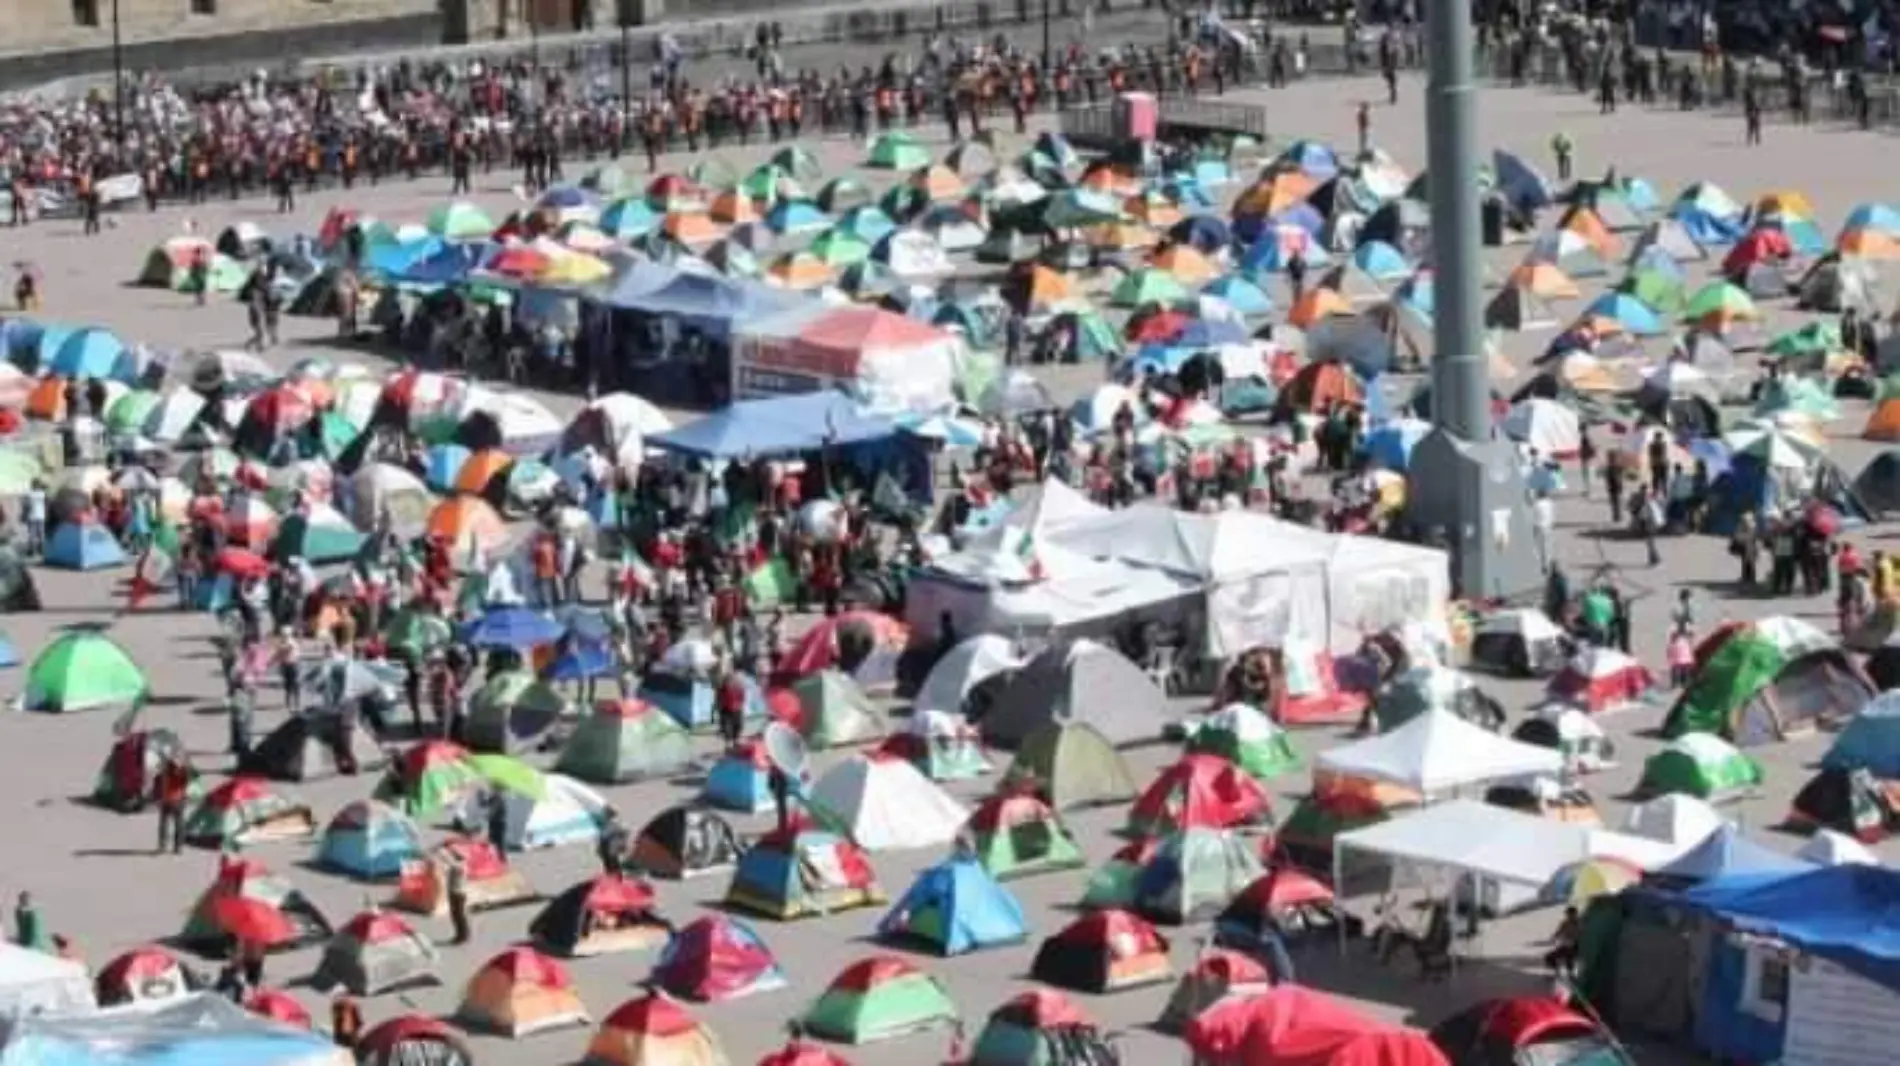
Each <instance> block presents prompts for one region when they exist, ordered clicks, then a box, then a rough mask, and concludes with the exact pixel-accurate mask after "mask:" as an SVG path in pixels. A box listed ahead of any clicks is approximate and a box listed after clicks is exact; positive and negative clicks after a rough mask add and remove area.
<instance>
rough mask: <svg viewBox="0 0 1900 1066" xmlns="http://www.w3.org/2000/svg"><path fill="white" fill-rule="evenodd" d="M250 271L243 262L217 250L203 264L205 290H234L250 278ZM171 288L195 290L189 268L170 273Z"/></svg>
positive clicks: (196, 285)
mask: <svg viewBox="0 0 1900 1066" xmlns="http://www.w3.org/2000/svg"><path fill="white" fill-rule="evenodd" d="M250 277H251V272H250V270H249V269H248V268H246V267H245V265H244V264H243V263H240V262H238V261H237V260H235V259H233V258H231V257H230V256H228V255H225V254H224V253H223V252H219V253H217V254H216V255H213V256H212V257H211V261H210V262H209V263H207V264H206V265H205V283H204V289H205V291H206V292H225V293H229V292H236V291H238V290H239V289H241V288H243V287H244V283H245V282H246V281H248V280H250ZM172 288H173V289H176V290H177V291H179V292H197V291H198V284H197V282H195V281H193V280H192V276H191V271H190V270H189V269H185V270H180V271H178V272H177V273H176V274H174V275H172Z"/></svg>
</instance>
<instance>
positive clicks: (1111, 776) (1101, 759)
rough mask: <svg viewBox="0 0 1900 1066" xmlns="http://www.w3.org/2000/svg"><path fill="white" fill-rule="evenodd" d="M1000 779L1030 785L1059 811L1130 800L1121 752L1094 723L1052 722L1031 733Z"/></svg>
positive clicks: (1132, 784) (1128, 776)
mask: <svg viewBox="0 0 1900 1066" xmlns="http://www.w3.org/2000/svg"><path fill="white" fill-rule="evenodd" d="M1004 781H1005V783H1006V784H1026V785H1028V786H1030V787H1032V788H1034V789H1035V790H1037V791H1038V792H1040V793H1041V794H1042V795H1043V796H1044V797H1046V798H1047V799H1048V801H1049V803H1050V804H1051V805H1052V806H1053V807H1054V808H1055V809H1056V810H1058V811H1066V810H1073V809H1075V808H1077V807H1090V806H1096V805H1099V804H1105V803H1121V802H1124V801H1126V800H1131V799H1133V798H1135V780H1134V777H1133V775H1131V774H1130V773H1129V770H1128V763H1127V762H1126V761H1125V760H1124V759H1123V758H1122V756H1121V753H1120V752H1118V751H1116V750H1115V747H1114V745H1112V744H1110V743H1109V741H1108V738H1107V737H1105V736H1103V735H1102V734H1101V732H1100V731H1099V730H1097V729H1096V728H1095V727H1093V726H1090V725H1085V724H1081V723H1074V722H1071V723H1060V722H1051V723H1049V724H1047V725H1045V726H1043V727H1042V728H1040V729H1038V730H1036V731H1035V732H1034V733H1032V734H1030V735H1029V738H1028V739H1027V740H1025V741H1024V742H1023V745H1022V748H1021V749H1020V750H1019V751H1018V752H1017V753H1016V761H1014V762H1012V763H1011V764H1010V767H1009V772H1008V773H1007V774H1006V775H1004Z"/></svg>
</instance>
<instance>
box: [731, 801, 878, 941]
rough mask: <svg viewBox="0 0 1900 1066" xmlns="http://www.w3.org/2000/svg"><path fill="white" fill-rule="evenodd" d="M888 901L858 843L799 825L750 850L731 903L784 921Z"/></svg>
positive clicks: (734, 880) (735, 881)
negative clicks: (885, 899)
mask: <svg viewBox="0 0 1900 1066" xmlns="http://www.w3.org/2000/svg"><path fill="white" fill-rule="evenodd" d="M883 902H884V893H883V891H882V890H881V889H879V888H878V884H877V878H876V875H875V874H874V873H873V871H872V870H871V864H870V862H869V861H868V860H867V859H866V858H865V856H864V852H862V851H860V850H859V849H858V847H857V845H855V844H853V843H851V842H850V841H849V840H846V839H844V838H843V837H839V836H837V835H835V834H832V833H826V832H822V831H820V830H816V829H811V828H808V827H806V826H803V825H799V824H796V822H795V823H794V824H793V825H791V826H788V827H786V828H785V829H783V830H778V831H774V832H771V833H768V834H766V835H765V836H764V837H761V838H760V839H759V840H758V841H757V842H755V843H754V844H753V845H752V847H751V848H749V849H747V851H746V853H745V854H744V855H743V856H741V857H740V859H739V866H738V868H737V869H735V870H734V871H733V874H732V884H731V885H730V886H729V887H728V888H727V890H726V903H727V904H728V905H730V906H734V907H739V908H743V909H745V910H748V911H752V912H753V913H756V914H762V915H765V916H766V917H768V918H777V919H779V920H781V921H784V920H788V919H793V918H806V917H812V916H816V915H829V914H836V913H838V912H839V911H845V910H851V909H852V908H855V907H871V906H876V905H877V904H880V903H883Z"/></svg>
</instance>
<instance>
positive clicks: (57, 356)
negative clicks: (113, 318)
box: [40, 329, 125, 378]
mask: <svg viewBox="0 0 1900 1066" xmlns="http://www.w3.org/2000/svg"><path fill="white" fill-rule="evenodd" d="M51 335H52V334H50V333H48V334H45V335H42V338H41V345H40V351H41V354H42V355H45V356H46V362H45V368H46V371H47V373H49V374H58V375H59V376H60V377H63V378H108V377H111V376H112V371H113V369H114V368H116V367H117V366H118V365H119V357H120V356H121V355H124V354H125V342H124V341H121V340H120V339H119V338H117V337H115V336H113V335H112V333H111V332H110V331H107V330H103V329H82V330H79V331H77V332H74V333H68V334H66V335H65V336H64V337H62V338H61V339H60V342H59V347H58V348H57V349H55V350H54V351H53V352H52V353H51V354H50V355H47V354H46V345H45V338H46V337H48V336H51Z"/></svg>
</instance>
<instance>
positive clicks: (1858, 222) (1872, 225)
mask: <svg viewBox="0 0 1900 1066" xmlns="http://www.w3.org/2000/svg"><path fill="white" fill-rule="evenodd" d="M1857 229H1870V230H1875V231H1877V232H1880V233H1889V234H1900V211H1896V210H1894V209H1893V208H1891V207H1888V206H1887V205H1886V204H1859V205H1857V206H1856V207H1855V208H1854V209H1853V210H1852V211H1849V212H1848V213H1847V221H1845V222H1843V223H1841V232H1842V233H1846V232H1848V231H1849V230H1857Z"/></svg>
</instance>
